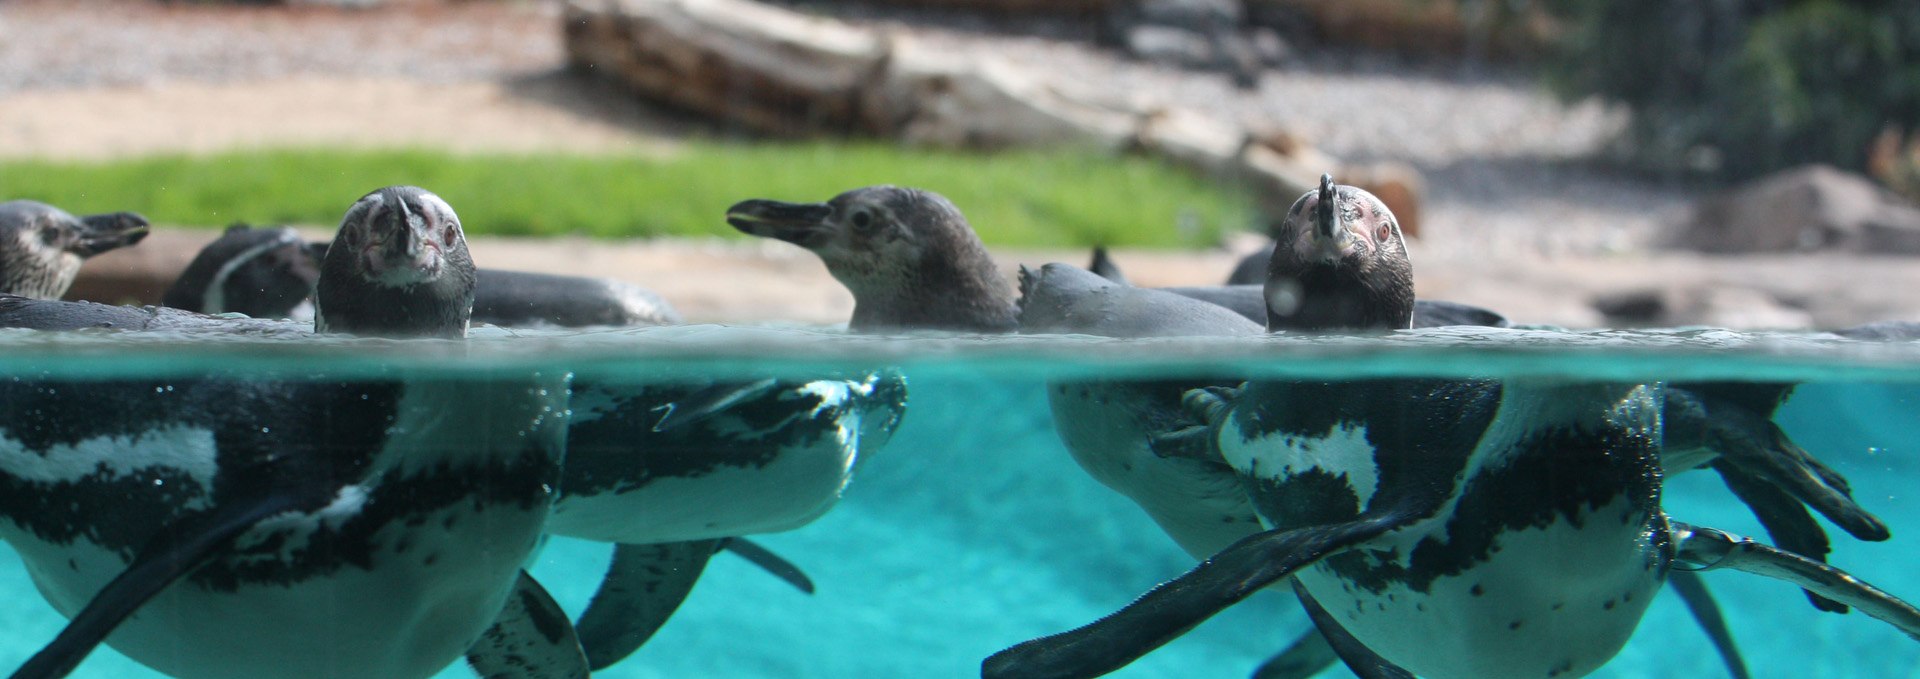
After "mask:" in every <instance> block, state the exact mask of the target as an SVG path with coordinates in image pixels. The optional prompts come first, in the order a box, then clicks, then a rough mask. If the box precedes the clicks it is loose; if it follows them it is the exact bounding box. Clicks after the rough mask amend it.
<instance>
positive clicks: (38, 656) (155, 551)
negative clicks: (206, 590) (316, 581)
mask: <svg viewBox="0 0 1920 679" xmlns="http://www.w3.org/2000/svg"><path fill="white" fill-rule="evenodd" d="M307 504H309V503H307V502H305V500H304V499H303V498H302V497H300V496H298V495H294V494H274V495H269V496H267V497H265V498H261V499H260V500H259V501H256V502H230V503H226V504H224V505H222V506H220V507H219V508H216V509H214V510H211V511H209V512H207V513H205V514H201V515H199V516H197V517H193V518H190V519H186V520H183V521H180V522H178V523H177V524H175V525H172V526H168V527H167V528H166V529H165V531H164V532H162V533H160V534H159V535H155V536H154V537H153V538H152V539H150V540H148V541H147V544H146V545H145V546H144V547H142V548H141V549H140V552H139V553H138V554H137V555H135V556H134V558H133V562H132V563H130V564H128V565H127V569H126V570H124V571H121V572H120V574H119V575H117V576H114V578H113V580H112V581H109V582H108V583H107V585H106V586H105V587H102V588H100V591H99V592H97V593H95V594H94V595H93V598H92V599H90V600H88V601H87V605H86V607H84V608H82V609H80V612H79V613H78V614H75V615H74V616H73V619H71V620H69V621H67V626H66V628H65V629H62V630H61V631H60V634H59V636H56V637H54V639H53V641H52V642H49V643H48V644H47V645H46V647H44V648H42V649H40V652H39V653H35V654H34V655H33V657H32V658H29V659H27V662H26V663H24V664H22V665H21V666H20V669H18V670H15V671H14V673H13V675H12V679H41V678H51V677H64V676H66V675H67V674H68V673H70V672H72V671H73V670H74V668H75V667H78V666H79V665H80V661H81V660H84V659H86V657H87V654H89V653H92V652H93V649H94V648H96V647H98V646H99V645H100V644H101V643H102V642H105V641H106V639H107V635H109V634H112V633H113V630H114V628H116V627H119V626H120V623H121V622H123V621H125V620H126V619H127V616H130V615H133V613H134V611H136V610H139V609H140V607H141V606H143V605H145V604H146V603H147V601H148V600H150V599H152V598H153V597H154V596H155V595H157V594H159V593H160V591H161V590H164V589H166V588H167V586H168V585H171V584H173V583H174V582H175V581H177V580H179V579H180V578H181V577H182V576H185V575H186V574H188V573H191V572H193V571H194V570H195V569H197V568H199V567H200V566H202V565H204V564H206V563H207V561H208V560H210V559H212V558H213V557H214V555H215V554H216V553H217V552H219V551H220V550H222V549H225V548H227V547H228V546H230V545H232V544H233V540H234V539H235V538H238V537H239V536H240V535H241V534H242V533H245V532H246V531H247V530H248V529H250V528H252V527H253V526H254V525H255V524H258V523H259V522H260V521H261V520H262V519H265V518H267V517H271V516H274V515H276V514H280V513H283V512H288V511H295V510H299V509H300V508H302V507H303V506H306V505H307Z"/></svg>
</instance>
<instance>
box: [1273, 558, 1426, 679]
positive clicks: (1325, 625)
mask: <svg viewBox="0 0 1920 679" xmlns="http://www.w3.org/2000/svg"><path fill="white" fill-rule="evenodd" d="M1291 580H1292V581H1293V594H1294V596H1295V597H1298V598H1299V599H1300V605H1301V606H1304V607H1306V609H1307V618H1308V619H1310V620H1312V621H1313V627H1314V629H1317V630H1319V631H1320V636H1321V638H1324V639H1326V640H1327V646H1328V647H1330V648H1332V649H1333V653H1334V655H1337V656H1339V657H1340V661H1341V662H1344V663H1346V664H1347V669H1350V670H1353V674H1354V676H1357V677H1359V678H1360V679H1414V676H1413V673H1412V672H1408V671H1407V670H1406V669H1405V668H1402V667H1400V666H1399V665H1395V664H1393V663H1391V662H1388V661H1387V659H1386V658H1382V657H1380V654H1378V653H1374V652H1373V649H1371V648H1367V645H1366V644H1363V643H1360V640H1359V639H1355V638H1353V634H1352V633H1350V632H1348V631H1347V628H1345V627H1341V626H1340V622H1339V621H1338V620H1334V619H1333V614H1331V613H1328V612H1327V609H1326V608H1325V607H1323V606H1321V605H1320V602H1319V601H1316V600H1314V598H1313V595H1312V594H1308V593H1307V588H1306V586H1305V585H1302V584H1300V579H1299V578H1291Z"/></svg>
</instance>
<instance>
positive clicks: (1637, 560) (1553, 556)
mask: <svg viewBox="0 0 1920 679" xmlns="http://www.w3.org/2000/svg"><path fill="white" fill-rule="evenodd" d="M1350 191H1351V192H1350ZM1366 198H1367V197H1366V196H1364V195H1361V194H1360V193H1359V192H1357V190H1350V189H1348V187H1338V186H1335V185H1333V184H1332V183H1331V181H1330V180H1329V179H1326V178H1323V180H1322V187H1321V189H1320V191H1318V192H1309V193H1308V194H1307V195H1306V196H1303V197H1302V198H1301V200H1300V201H1298V202H1296V203H1295V205H1294V208H1293V210H1292V211H1291V212H1290V215H1292V216H1294V217H1300V216H1305V217H1306V218H1303V219H1290V220H1289V222H1288V226H1290V227H1293V228H1290V229H1285V230H1283V233H1282V236H1283V237H1282V238H1281V239H1279V241H1278V242H1279V247H1277V248H1276V250H1275V254H1274V257H1273V260H1272V262H1271V263H1270V265H1269V268H1268V282H1267V289H1266V297H1267V299H1268V300H1269V302H1268V305H1269V310H1268V311H1269V327H1270V329H1290V330H1321V329H1328V328H1335V329H1343V328H1360V329H1368V328H1379V329H1386V328H1405V327H1408V325H1410V324H1411V317H1412V306H1413V296H1412V294H1411V278H1410V276H1408V275H1406V270H1405V267H1404V257H1402V258H1401V259H1400V263H1399V264H1398V265H1396V263H1394V262H1393V261H1387V262H1386V263H1385V264H1384V265H1382V264H1380V263H1379V262H1377V261H1375V260H1373V258H1372V255H1373V254H1375V253H1378V252H1382V251H1386V252H1391V251H1393V250H1394V249H1395V248H1396V245H1395V242H1396V241H1397V238H1396V237H1395V236H1397V233H1395V232H1394V231H1393V230H1392V229H1388V228H1381V227H1383V226H1387V225H1390V221H1391V218H1390V216H1389V217H1387V218H1386V220H1384V221H1382V220H1378V219H1369V217H1370V216H1374V215H1383V214H1384V206H1380V205H1378V204H1377V201H1368V200H1366ZM1369 272H1373V273H1374V274H1375V275H1371V276H1370V275H1369ZM1383 281H1384V282H1385V283H1383ZM1394 281H1405V282H1406V283H1405V284H1404V285H1393V284H1391V283H1392V282H1394ZM1276 300H1277V301H1276ZM1282 303H1284V304H1282ZM1665 391H1666V388H1665V386H1664V385H1660V384H1657V383H1656V384H1632V383H1623V384H1608V383H1580V382H1566V381H1557V380H1523V379H1514V380H1506V381H1491V380H1467V379H1449V380H1437V379H1370V380H1350V381H1342V382H1318V381H1296V380H1255V381H1251V382H1248V383H1246V384H1245V385H1243V386H1240V387H1233V388H1213V389H1207V390H1197V391H1192V392H1188V394H1187V395H1186V396H1185V401H1186V405H1187V408H1188V410H1189V411H1190V412H1191V413H1192V414H1193V415H1194V416H1195V417H1196V418H1197V419H1198V420H1199V421H1200V422H1201V424H1199V425H1196V426H1194V427H1191V428H1189V429H1188V430H1185V431H1182V432H1176V433H1170V434H1167V435H1163V436H1161V437H1159V439H1158V440H1156V441H1155V449H1156V451H1157V452H1158V453H1159V454H1161V455H1165V456H1170V457H1174V458H1178V459H1185V460H1191V461H1194V462H1198V463H1205V464H1213V465H1217V466H1218V467H1220V468H1222V469H1225V470H1230V471H1231V473H1232V474H1233V475H1235V476H1237V477H1238V478H1239V479H1240V480H1241V482H1242V483H1243V484H1245V487H1246V489H1247V496H1248V498H1249V499H1250V500H1251V501H1252V504H1253V506H1254V508H1255V509H1256V511H1257V512H1258V514H1259V516H1260V519H1261V524H1262V527H1263V528H1264V529H1265V530H1263V531H1260V532H1256V533H1254V534H1252V535H1250V536H1249V537H1246V538H1243V539H1241V540H1240V541H1238V542H1236V543H1234V544H1232V545H1231V546H1228V547H1226V548H1225V549H1223V550H1221V551H1220V552H1218V553H1217V554H1214V555H1213V556H1211V557H1210V558H1208V559H1207V560H1206V561H1205V562H1204V563H1202V564H1201V565H1200V566H1199V567H1197V568H1196V569H1194V570H1193V571H1190V572H1189V573H1188V574H1187V575H1184V576H1181V577H1180V578H1177V579H1175V580H1173V581H1170V582H1168V583H1166V584H1164V585H1162V586H1160V587H1158V588H1155V589H1154V590H1153V591H1151V592H1149V593H1148V594H1146V595H1145V596H1143V597H1141V598H1140V599H1138V600H1136V601H1135V602H1134V603H1133V604H1130V605H1129V606H1127V607H1126V608H1124V609H1122V610H1121V611H1120V612H1118V613H1115V614H1113V615H1111V616H1108V617H1107V618H1103V619H1102V620H1100V621H1098V622H1095V623H1092V624H1090V625H1087V626H1085V627H1082V628H1079V629H1076V630H1073V631H1070V632H1066V633H1062V634H1058V635H1054V636H1050V637H1045V638H1041V639H1036V640H1034V641H1029V642H1027V643H1024V644H1020V645H1018V646H1015V647H1013V648H1010V649H1007V650H1005V651H1002V652H1000V653H997V654H995V655H994V656H992V657H990V658H988V659H987V660H986V661H985V662H984V663H983V665H982V672H983V675H984V676H988V677H1066V676H1095V675H1099V674H1104V673H1106V672H1109V671H1112V670H1114V669H1117V668H1118V667H1120V666H1123V665H1125V664H1126V663H1128V662H1130V661H1131V660H1132V659H1133V658H1137V657H1139V656H1140V655H1141V654H1144V653H1145V652H1147V651H1150V650H1151V649H1152V648H1154V647H1157V646H1158V645H1160V644H1163V643H1165V642H1166V641H1168V640H1171V639H1172V638H1174V637H1176V636H1179V635H1180V634H1182V633H1184V632H1185V631H1186V630H1187V629H1190V628H1191V627H1192V626H1193V625H1195V624H1198V623H1199V622H1200V621H1201V620H1203V619H1205V618H1206V617H1208V616H1210V615H1212V614H1213V613H1215V612H1217V611H1219V610H1221V609H1223V608H1225V607H1226V606H1229V605H1231V604H1232V603H1233V602H1237V601H1239V600H1240V599H1243V598H1245V597H1246V596H1249V595H1251V594H1252V593H1253V592H1255V591H1257V590H1259V589H1260V588H1263V587H1266V586H1268V585H1273V584H1278V583H1280V582H1282V581H1286V582H1288V583H1290V584H1291V585H1292V587H1293V589H1294V590H1295V592H1296V595H1297V597H1298V598H1299V599H1300V600H1301V603H1302V604H1303V606H1304V607H1305V608H1306V609H1307V611H1308V613H1309V617H1310V619H1311V620H1312V621H1313V623H1314V625H1315V627H1316V628H1317V629H1318V630H1319V631H1320V632H1321V634H1322V635H1323V636H1324V637H1325V638H1326V639H1327V641H1328V642H1329V643H1330V645H1331V646H1332V648H1333V650H1334V651H1335V652H1336V653H1337V654H1338V655H1339V657H1340V658H1341V659H1342V660H1344V661H1345V662H1346V663H1347V665H1348V667H1349V668H1350V669H1353V670H1354V671H1355V672H1356V673H1357V674H1359V675H1360V676H1368V677H1373V676H1381V677H1392V676H1412V674H1413V673H1417V674H1420V675H1421V676H1432V677H1439V678H1446V677H1569V676H1581V675H1584V674H1586V673H1587V672H1590V671H1592V670H1593V669H1595V668H1597V667H1599V666H1600V665H1601V664H1603V663H1604V662H1606V660H1607V659H1609V658H1611V657H1612V655H1613V654H1614V653H1615V652H1616V651H1617V650H1618V649H1619V647H1620V646H1621V645H1622V644H1624V643H1625V641H1626V638H1627V635H1628V634H1630V633H1631V632H1632V631H1633V629H1634V627H1635V626H1636V624H1637V621H1638V619H1639V617H1640V614H1641V613H1642V612H1643V611H1644V608H1645V606H1646V605H1647V601H1648V599H1649V598H1650V595H1651V594H1652V593H1653V591H1654V590H1655V589H1656V588H1657V587H1658V586H1659V585H1660V584H1661V583H1662V582H1664V581H1665V580H1666V578H1667V577H1668V575H1669V573H1670V572H1671V571H1673V570H1681V569H1703V570H1704V569H1709V568H1716V567H1733V568H1738V569H1743V570H1750V571H1753V572H1757V573H1761V574H1765V575H1769V576H1772V577H1778V578H1781V579H1785V580H1788V581H1790V582H1794V583H1795V584H1799V585H1801V586H1803V587H1806V588H1808V589H1809V590H1810V591H1815V592H1817V593H1820V594H1822V595H1824V596H1827V597H1829V598H1831V599H1833V600H1836V601H1840V602H1846V603H1851V604H1853V605H1856V606H1860V607H1862V610H1863V611H1865V612H1867V613H1868V614H1869V615H1872V616H1874V617H1876V618H1880V619H1882V620H1886V621H1888V622H1889V623H1891V624H1894V625H1895V626H1896V627H1898V628H1900V629H1901V630H1903V631H1904V632H1906V633H1907V634H1908V635H1909V636H1915V635H1917V634H1920V612H1916V611H1915V610H1914V609H1913V608H1912V607H1911V606H1909V605H1907V604H1906V603H1905V602H1902V601H1900V600H1898V599H1896V598H1894V597H1892V596H1891V595H1888V594H1886V593H1884V592H1880V591H1879V590H1876V589H1873V588H1872V587H1870V586H1867V585H1865V584H1864V583H1860V582H1859V581H1858V580H1856V579H1854V578H1852V577H1851V576H1847V575H1845V574H1844V573H1842V572H1840V571H1838V569H1834V568H1832V567H1829V566H1826V565H1824V564H1822V563H1820V562H1818V561H1816V560H1814V559H1810V558H1807V557H1805V556H1800V555H1796V554H1793V553H1790V552H1786V551H1782V550H1777V549H1773V548H1771V547H1765V546H1762V545H1759V544H1758V543H1754V542H1751V541H1747V540H1744V539H1737V538H1733V537H1731V536H1728V535H1726V534H1724V533H1721V532H1718V531H1714V530H1712V529H1703V528H1697V527H1693V526H1690V525H1687V524H1683V523H1680V522H1678V521H1674V520H1671V519H1669V518H1668V517H1667V516H1666V515H1665V513H1664V512H1663V511H1662V510H1661V507H1660V501H1659V500H1660V487H1661V483H1662V463H1663V460H1662V455H1663V454H1665V453H1667V452H1672V451H1667V450H1666V449H1664V448H1663V439H1662V430H1661V415H1662V412H1663V409H1664V406H1663V398H1664V396H1665ZM1829 490H1833V491H1835V493H1836V494H1837V495H1839V496H1841V500H1837V501H1833V502H1831V503H1830V504H1834V505H1840V506H1834V507H1830V506H1828V504H1822V503H1827V502H1828V501H1829V500H1832V498H1813V499H1807V498H1802V501H1807V502H1809V504H1814V505H1815V506H1816V507H1817V508H1820V509H1822V511H1823V512H1825V511H1828V510H1829V509H1833V510H1834V511H1835V513H1839V514H1842V515H1844V511H1841V510H1845V509H1857V507H1853V506H1852V503H1851V500H1850V498H1844V495H1845V493H1844V485H1840V486H1839V488H1837V489H1829ZM1796 506H1797V505H1796ZM1802 511H1804V510H1802ZM1835 513H1830V514H1829V516H1834V515H1835ZM1862 514H1864V512H1862ZM1868 518H1870V517H1868ZM1876 523H1877V522H1876ZM1730 555H1736V556H1735V558H1728V557H1729V556H1730ZM1916 638H1920V637H1916ZM1543 649H1544V650H1543Z"/></svg>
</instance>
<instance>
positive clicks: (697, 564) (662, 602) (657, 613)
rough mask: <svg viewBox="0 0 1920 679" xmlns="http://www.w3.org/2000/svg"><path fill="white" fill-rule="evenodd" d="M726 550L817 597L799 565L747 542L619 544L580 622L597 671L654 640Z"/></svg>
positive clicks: (591, 660) (734, 540)
mask: <svg viewBox="0 0 1920 679" xmlns="http://www.w3.org/2000/svg"><path fill="white" fill-rule="evenodd" d="M722 549H725V550H727V551H730V552H733V553H734V554H735V555H738V556H739V557H740V558H743V559H746V560H747V562H748V563H751V564H753V565H755V566H758V567H760V568H762V569H764V570H766V571H767V572H768V573H770V574H772V575H773V576H774V577H776V578H779V579H780V580H781V581H782V582H785V583H787V584H789V585H793V587H794V588H795V589H798V590H800V591H802V592H806V593H808V594H812V593H813V580H811V579H809V578H808V577H807V574H806V573H804V572H802V571H801V570H800V568H799V567H798V566H795V565H793V563H792V562H790V561H787V560H786V559H784V558H781V557H780V556H779V555H777V554H774V553H773V552H772V551H769V550H768V549H767V548H765V547H761V546H760V545H759V544H757V543H754V542H752V541H750V540H747V539H745V538H737V537H736V538H720V539H717V540H692V541H687V542H663V543H657V544H647V545H629V544H622V545H615V546H614V548H613V563H612V564H610V565H609V566H608V567H607V576H606V578H605V579H603V580H601V581H600V590H599V591H597V592H594V594H593V600H592V601H591V602H589V603H588V604H587V610H586V611H585V612H583V613H581V614H580V620H579V622H577V623H575V627H576V628H577V629H578V630H579V634H580V640H581V644H582V645H583V646H584V647H585V648H586V650H587V659H588V660H589V664H590V665H591V666H592V667H593V669H596V670H598V669H604V668H606V667H608V666H611V665H613V664H614V663H617V662H620V661H621V660H624V659H626V657H627V656H629V655H632V654H633V652H634V651H637V650H640V647H641V646H643V645H645V644H646V643H647V640H648V639H651V638H653V635H654V634H655V633H657V632H659V631H660V627H661V626H663V625H665V624H667V619H668V618H671V617H673V612H674V611H676V610H679V608H680V604H681V602H684V601H686V599H687V595H688V594H689V593H691V592H692V591H693V584H694V583H695V582H697V581H699V579H700V574H701V573H702V572H704V571H705V570H706V568H707V562H708V561H709V560H710V559H712V558H713V555H714V553H715V552H717V551H719V550H722Z"/></svg>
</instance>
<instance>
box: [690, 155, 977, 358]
mask: <svg viewBox="0 0 1920 679" xmlns="http://www.w3.org/2000/svg"><path fill="white" fill-rule="evenodd" d="M727 223H728V224H732V225H733V227H734V228H736V229H739V230H740V231H742V232H745V233H748V234H751V235H755V236H761V237H764V238H777V239H780V240H784V241H787V242H789V243H793V244H795V245H798V246H800V247H803V248H806V249H808V250H811V251H813V253H814V254H816V255H819V256H820V259H821V260H822V261H824V262H826V265H827V270H828V271H829V272H831V273H832V274H833V277H834V278H835V279H838V280H839V281H840V282H841V284H843V285H845V286H847V289H848V290H849V291H851V292H853V296H854V299H855V300H856V308H855V316H856V318H855V324H856V328H855V329H866V328H875V327H894V328H913V327H920V328H929V327H940V328H945V329H963V330H1008V329H1011V324H1012V315H1013V313H1014V304H1013V295H1012V290H1011V289H1009V288H1007V286H1006V285H1005V283H1004V282H1003V281H1001V280H1000V279H999V272H998V270H997V269H996V268H995V266H994V264H993V260H992V258H991V257H989V256H988V254H987V250H986V246H985V245H983V244H982V243H981V242H980V236H979V235H978V234H975V233H974V231H973V225H971V224H969V223H967V218H966V217H965V216H964V215H962V214H960V209H959V208H957V207H954V205H953V203H952V202H951V201H948V200H947V199H946V198H945V197H944V196H941V195H940V194H937V193H934V192H931V191H925V190H921V189H914V188H906V187H900V186H869V187H865V188H859V189H854V190H852V191H847V192H845V193H842V194H840V195H838V196H834V197H833V199H832V200H829V201H827V202H824V203H783V202H780V201H774V200H747V201H742V202H739V203H736V204H734V206H733V207H731V208H728V209H727ZM890 300H891V301H899V302H900V303H898V304H893V303H890ZM906 300H912V301H911V302H908V301H906ZM934 307H938V308H941V309H945V310H949V311H951V312H953V313H952V314H951V315H954V316H955V318H953V319H947V320H930V319H910V318H908V317H907V316H909V315H914V314H921V313H923V312H926V310H928V309H930V308H934ZM876 309H879V310H885V311H874V310H876ZM863 311H865V312H866V314H867V315H869V316H875V317H872V318H862V314H863ZM862 325H864V326H866V328H862V327H859V326H862Z"/></svg>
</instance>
